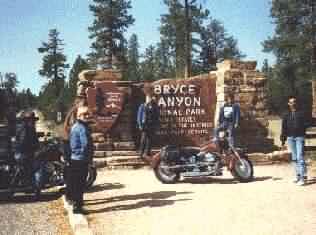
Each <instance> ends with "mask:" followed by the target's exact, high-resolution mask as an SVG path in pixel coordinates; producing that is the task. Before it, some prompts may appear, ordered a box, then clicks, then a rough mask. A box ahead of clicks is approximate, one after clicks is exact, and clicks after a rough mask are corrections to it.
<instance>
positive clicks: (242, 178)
mask: <svg viewBox="0 0 316 235" xmlns="http://www.w3.org/2000/svg"><path fill="white" fill-rule="evenodd" d="M231 173H232V175H233V176H234V178H236V179H237V180H238V181H239V182H242V183H246V182H249V181H251V180H252V179H253V166H252V163H251V161H249V160H248V159H245V158H241V159H240V160H236V161H235V163H234V166H233V169H232V171H231Z"/></svg>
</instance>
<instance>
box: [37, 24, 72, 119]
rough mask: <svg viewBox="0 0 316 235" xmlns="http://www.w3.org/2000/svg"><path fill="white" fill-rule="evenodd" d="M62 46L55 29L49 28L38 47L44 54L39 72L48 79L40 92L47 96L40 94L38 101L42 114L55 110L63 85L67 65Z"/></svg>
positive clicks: (51, 112)
mask: <svg viewBox="0 0 316 235" xmlns="http://www.w3.org/2000/svg"><path fill="white" fill-rule="evenodd" d="M63 46H64V43H63V40H62V39H60V37H59V32H58V31H57V29H51V30H50V31H49V34H48V42H43V43H42V46H41V47H40V48H38V52H39V53H41V54H44V56H43V63H42V67H41V69H40V70H39V74H40V75H41V76H42V77H45V78H46V79H48V84H47V85H46V86H44V87H43V89H44V92H42V93H41V94H43V95H46V96H47V97H49V99H48V98H47V97H42V96H41V95H40V96H39V99H40V100H41V102H39V103H40V105H41V107H40V108H42V110H43V111H44V114H46V115H48V116H50V117H52V115H54V114H53V113H55V112H56V111H57V108H58V107H57V104H56V101H57V100H58V98H59V97H60V96H61V93H62V91H63V89H64V87H65V70H66V69H67V68H68V67H69V65H68V64H66V56H65V55H64V53H63V50H64V49H63ZM48 88H49V89H48ZM45 89H48V90H45ZM48 107H50V108H48Z"/></svg>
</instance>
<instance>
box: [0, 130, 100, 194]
mask: <svg viewBox="0 0 316 235" xmlns="http://www.w3.org/2000/svg"><path fill="white" fill-rule="evenodd" d="M65 154H66V153H65V149H64V143H62V142H61V140H59V139H58V138H53V137H50V136H48V138H47V137H45V138H44V141H42V142H41V143H40V148H39V151H38V152H37V153H36V154H35V158H34V161H33V166H32V169H33V172H32V175H31V176H29V175H28V173H27V170H26V168H25V166H26V164H25V161H27V159H23V158H20V157H18V156H19V155H18V154H14V157H13V159H12V160H11V161H9V162H2V163H0V178H1V180H0V189H6V194H8V195H7V196H9V197H12V196H13V195H14V193H16V192H34V193H35V196H36V197H39V195H40V193H41V190H42V189H44V188H49V187H54V186H61V185H64V184H65V177H66V174H67V166H68V165H69V164H68V162H67V161H66V159H65V158H64V156H65ZM96 177H97V171H96V167H95V166H94V165H92V164H91V165H89V167H88V176H87V180H86V188H89V187H91V186H92V185H93V183H94V181H95V179H96Z"/></svg>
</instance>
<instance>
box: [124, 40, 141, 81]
mask: <svg viewBox="0 0 316 235" xmlns="http://www.w3.org/2000/svg"><path fill="white" fill-rule="evenodd" d="M138 49H139V44H138V39H137V35H136V34H132V36H131V37H130V39H129V42H128V50H127V60H128V67H127V79H126V80H129V81H139V80H140V73H139V57H140V56H139V52H138Z"/></svg>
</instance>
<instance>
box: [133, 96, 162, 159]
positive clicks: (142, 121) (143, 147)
mask: <svg viewBox="0 0 316 235" xmlns="http://www.w3.org/2000/svg"><path fill="white" fill-rule="evenodd" d="M137 126H138V128H139V130H140V131H141V139H140V157H141V158H142V159H146V160H149V159H148V157H150V155H151V147H152V140H153V138H154V135H155V132H156V130H157V128H158V127H159V107H158V105H157V103H156V102H155V100H154V99H153V98H152V97H151V96H150V95H148V96H147V97H146V102H145V103H143V104H141V105H140V106H139V108H138V112H137Z"/></svg>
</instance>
